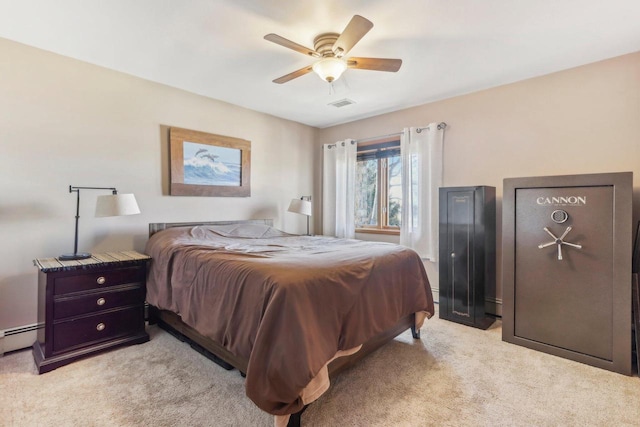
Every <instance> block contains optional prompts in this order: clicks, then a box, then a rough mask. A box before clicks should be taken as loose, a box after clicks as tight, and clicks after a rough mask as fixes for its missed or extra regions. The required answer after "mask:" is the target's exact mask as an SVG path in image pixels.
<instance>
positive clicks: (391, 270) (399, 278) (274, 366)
mask: <svg viewBox="0 0 640 427" xmlns="http://www.w3.org/2000/svg"><path fill="white" fill-rule="evenodd" d="M146 253H147V254H149V255H150V256H151V257H152V263H151V270H150V274H149V280H148V285H147V301H148V302H149V304H151V305H154V306H156V307H158V308H160V309H164V310H171V311H173V312H175V313H177V314H179V315H180V316H181V317H182V320H183V321H184V322H185V323H187V324H188V325H189V326H191V327H193V328H194V329H196V330H197V331H198V332H200V334H202V335H205V336H207V337H209V338H211V339H212V340H214V341H216V342H218V343H220V344H222V345H223V346H224V347H225V348H227V349H228V350H229V351H230V352H231V353H233V354H235V355H236V356H239V357H242V358H244V359H245V360H248V368H247V372H246V374H247V377H246V393H247V396H249V398H251V400H253V401H254V402H255V404H256V405H257V406H258V407H260V408H261V409H263V410H264V411H267V412H269V413H271V414H275V415H283V414H290V413H294V412H297V411H298V410H300V409H301V408H302V406H303V402H302V400H301V398H300V393H301V390H303V389H304V388H305V386H307V384H309V382H310V381H311V380H312V379H313V378H314V377H315V376H316V375H317V374H318V371H319V370H320V369H321V368H322V367H323V366H324V365H325V364H326V363H327V361H329V360H330V359H331V358H332V357H333V356H334V355H335V354H336V352H338V351H339V350H348V349H352V348H354V347H357V346H358V345H360V344H362V343H364V342H365V341H367V340H368V339H369V338H371V337H373V336H374V335H376V334H378V333H380V332H382V331H383V330H386V329H389V328H390V327H392V326H393V325H395V324H396V323H397V322H398V320H399V319H401V318H402V317H405V316H407V315H409V314H411V313H415V312H420V311H426V312H427V315H428V316H429V317H430V316H431V315H432V314H433V312H434V311H433V310H434V309H433V298H432V294H431V289H430V286H429V281H428V279H427V275H426V273H425V270H424V266H423V264H422V261H421V260H420V257H419V256H418V255H417V254H416V253H415V252H414V251H412V250H410V249H407V248H405V247H402V246H398V245H393V244H388V243H377V242H363V241H357V240H347V239H336V238H332V237H323V236H313V237H312V236H294V235H288V234H286V233H283V232H280V231H279V230H276V229H274V228H271V227H267V226H257V225H242V226H238V225H233V226H198V227H184V228H171V229H167V230H164V231H161V232H159V233H156V234H154V235H153V236H152V237H151V238H150V239H149V242H148V244H147V248H146Z"/></svg>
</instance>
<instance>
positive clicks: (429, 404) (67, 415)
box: [0, 315, 640, 426]
mask: <svg viewBox="0 0 640 427" xmlns="http://www.w3.org/2000/svg"><path fill="white" fill-rule="evenodd" d="M148 332H149V334H150V336H151V341H149V342H148V343H145V344H141V345H134V346H130V347H125V348H122V349H118V350H113V351H110V352H108V353H105V354H102V355H98V356H94V357H90V358H87V359H84V360H81V361H78V362H75V363H73V364H70V365H67V366H64V367H61V368H58V369H56V370H54V371H51V372H49V373H47V374H43V375H37V373H36V368H35V365H34V363H33V357H32V355H31V351H30V350H22V351H17V352H14V353H11V354H7V355H5V356H4V357H2V358H0V425H2V426H272V425H273V418H272V417H271V416H270V415H268V414H266V413H264V412H262V411H260V410H259V409H258V408H257V407H256V406H255V405H254V404H253V403H252V402H251V401H250V400H249V399H248V398H247V397H246V396H245V394H244V379H243V378H242V377H241V376H240V375H239V373H238V372H237V371H226V370H224V369H222V368H220V367H219V366H217V365H215V364H214V363H212V362H211V361H209V360H208V359H206V358H205V357H203V356H201V355H200V354H199V353H197V352H195V351H194V350H192V349H191V348H190V347H189V346H188V345H187V344H185V343H182V342H180V341H178V340H177V339H175V338H174V337H173V336H171V335H169V334H168V333H166V332H165V331H163V330H161V329H159V328H158V327H157V326H150V327H148ZM302 423H303V425H305V426H639V425H640V378H638V377H636V376H633V377H627V376H624V375H620V374H616V373H612V372H609V371H605V370H602V369H598V368H594V367H591V366H587V365H583V364H580V363H577V362H573V361H570V360H565V359H562V358H559V357H555V356H551V355H548V354H545V353H540V352H537V351H533V350H529V349H526V348H524V347H520V346H516V345H513V344H508V343H505V342H503V341H502V340H501V324H500V321H497V322H496V323H495V324H494V325H493V326H492V327H491V328H489V329H488V330H486V331H483V330H478V329H474V328H470V327H466V326H462V325H459V324H456V323H452V322H449V321H446V320H442V319H439V318H437V315H436V316H435V317H434V318H433V319H431V320H428V321H427V322H426V323H425V326H424V327H423V329H422V339H420V340H414V339H413V338H412V337H411V334H410V333H409V332H405V333H404V334H402V335H400V336H399V337H398V338H396V339H395V340H394V341H392V342H391V343H389V344H388V345H386V346H384V347H383V348H381V349H380V350H378V351H377V352H375V353H374V354H372V355H370V356H369V357H367V358H366V359H365V360H364V361H362V362H361V363H360V364H359V365H358V366H356V367H354V368H352V369H350V370H348V371H346V372H344V373H342V374H341V375H340V376H339V377H338V378H336V379H335V380H334V381H333V383H332V387H331V388H330V389H329V391H328V392H327V393H325V394H324V395H323V396H322V397H321V398H320V399H319V400H318V401H316V402H315V403H313V404H312V405H311V406H309V409H308V410H307V411H306V412H305V413H304V414H303V416H302Z"/></svg>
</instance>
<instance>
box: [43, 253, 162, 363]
mask: <svg viewBox="0 0 640 427" xmlns="http://www.w3.org/2000/svg"><path fill="white" fill-rule="evenodd" d="M149 260H150V257H149V256H148V255H144V254H141V253H138V252H135V251H126V252H107V253H102V254H93V255H92V256H91V258H88V259H83V260H75V261H61V260H59V259H57V258H41V259H36V260H34V265H35V266H36V267H38V268H39V269H40V271H39V272H38V323H39V324H42V323H44V328H41V329H39V330H38V340H37V341H36V342H35V343H34V344H33V357H34V359H35V362H36V366H37V368H38V373H40V374H42V373H45V372H49V371H51V370H53V369H56V368H58V367H60V366H63V365H66V364H68V363H71V362H73V361H75V360H77V359H80V358H82V357H85V356H89V355H93V354H97V353H100V352H102V351H106V350H109V349H112V348H114V347H120V346H125V345H129V344H139V343H143V342H146V341H149V335H148V334H147V333H146V331H145V323H144V301H145V296H146V279H147V262H149Z"/></svg>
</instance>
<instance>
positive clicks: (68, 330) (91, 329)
mask: <svg viewBox="0 0 640 427" xmlns="http://www.w3.org/2000/svg"><path fill="white" fill-rule="evenodd" d="M139 331H144V307H143V306H142V305H138V306H135V307H129V308H125V309H120V310H112V311H109V312H105V313H99V314H96V315H93V316H83V317H77V318H74V319H71V320H66V321H60V322H56V323H54V325H53V352H54V353H58V352H61V351H67V350H70V349H73V348H78V347H82V346H87V345H92V344H95V343H97V342H101V341H107V340H110V339H113V338H117V337H119V336H123V335H129V334H134V333H136V332H139Z"/></svg>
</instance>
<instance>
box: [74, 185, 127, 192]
mask: <svg viewBox="0 0 640 427" xmlns="http://www.w3.org/2000/svg"><path fill="white" fill-rule="evenodd" d="M79 190H111V191H112V192H113V194H118V190H116V189H115V187H73V186H71V185H70V186H69V193H73V192H74V191H77V192H78V193H80V191H79Z"/></svg>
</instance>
